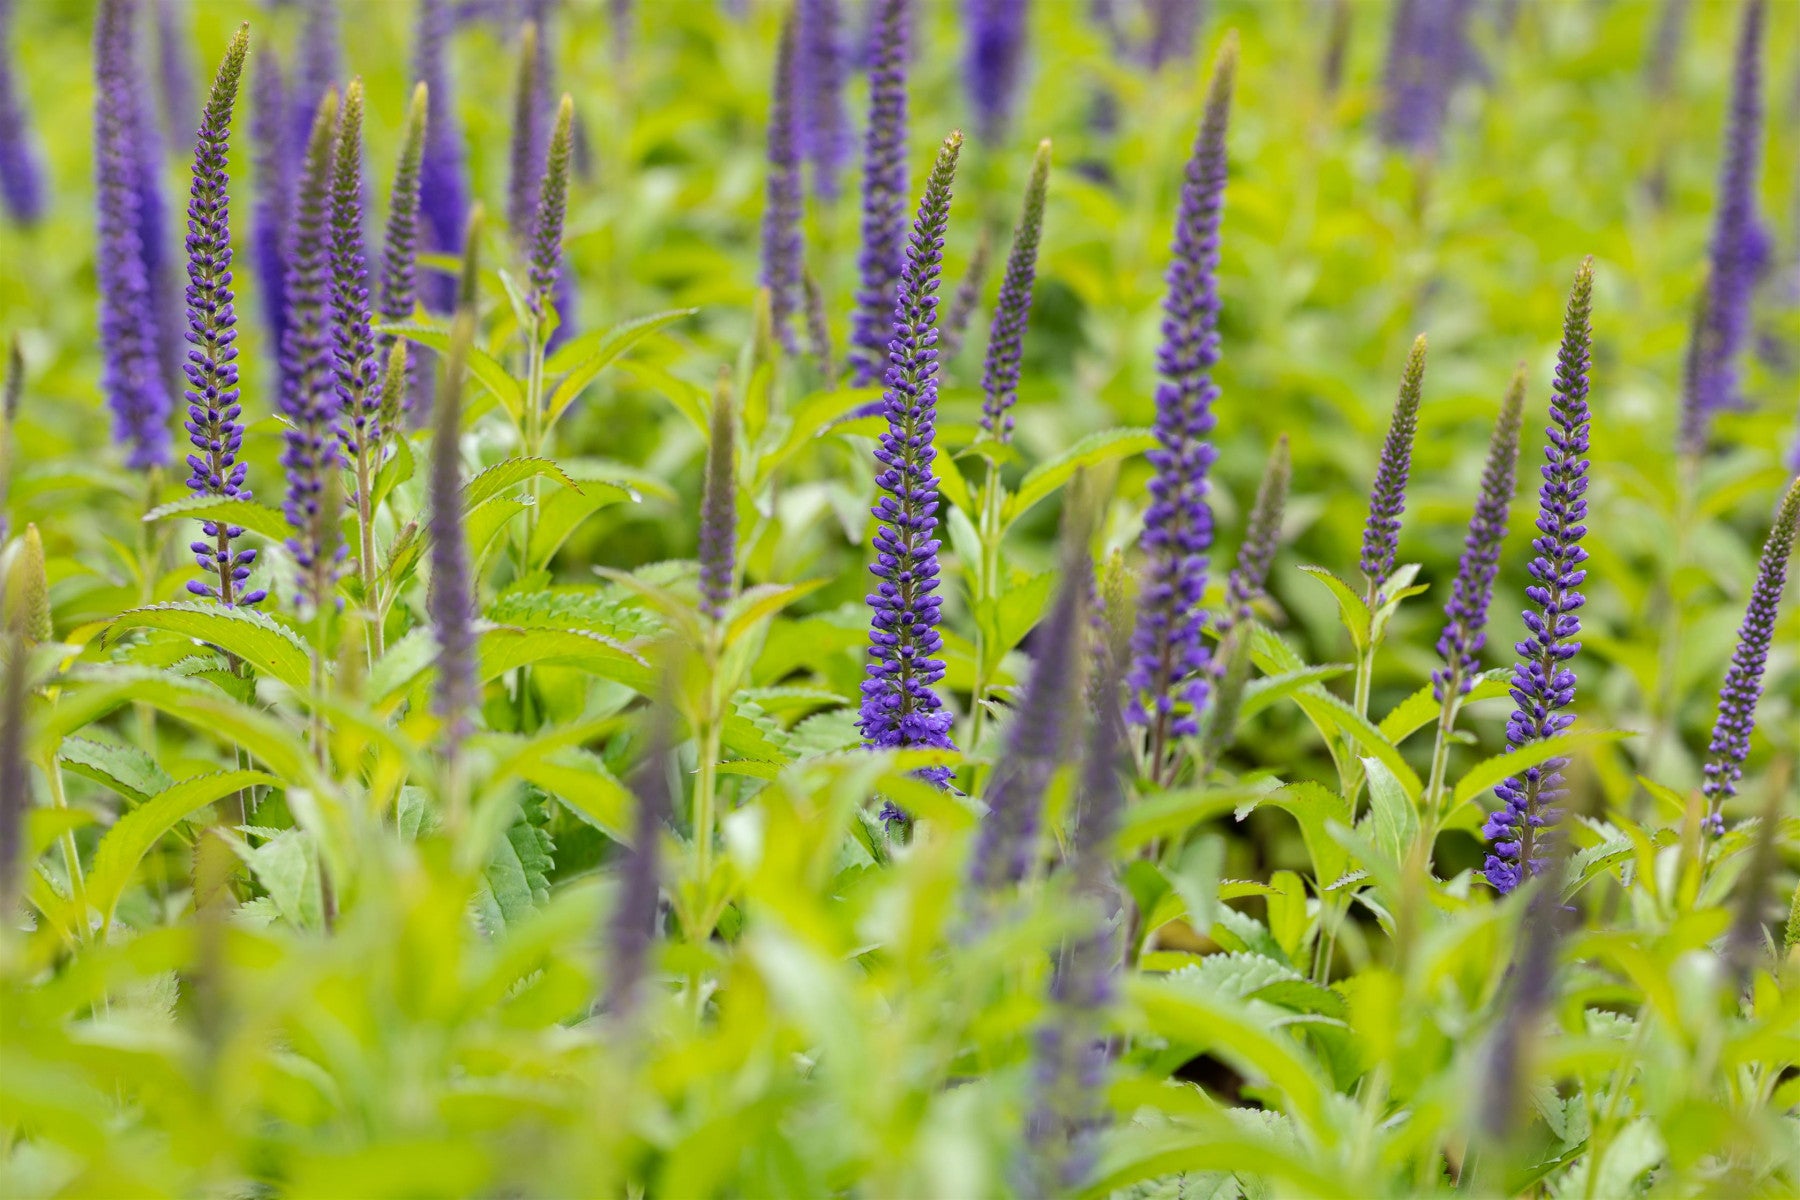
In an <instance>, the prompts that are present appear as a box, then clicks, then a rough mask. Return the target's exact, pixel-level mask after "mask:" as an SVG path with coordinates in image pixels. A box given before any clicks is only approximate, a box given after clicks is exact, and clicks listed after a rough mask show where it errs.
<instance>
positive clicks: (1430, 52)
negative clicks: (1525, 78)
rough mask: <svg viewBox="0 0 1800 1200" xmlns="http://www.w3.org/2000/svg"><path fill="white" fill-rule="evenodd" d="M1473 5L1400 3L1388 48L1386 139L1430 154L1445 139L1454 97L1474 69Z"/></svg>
mask: <svg viewBox="0 0 1800 1200" xmlns="http://www.w3.org/2000/svg"><path fill="white" fill-rule="evenodd" d="M1473 7H1474V5H1473V0H1400V3H1399V5H1397V6H1396V8H1395V10H1394V25H1393V30H1392V33H1391V34H1390V39H1389V42H1388V59H1387V80H1386V100H1385V106H1384V109H1383V112H1382V136H1383V137H1384V138H1386V140H1387V142H1388V144H1389V145H1391V146H1398V147H1400V148H1402V149H1405V150H1411V151H1414V152H1419V153H1425V154H1430V153H1434V152H1435V151H1436V150H1437V148H1438V143H1439V141H1440V140H1441V139H1442V137H1443V128H1444V119H1445V117H1446V116H1447V115H1448V113H1449V107H1450V93H1451V92H1452V90H1453V89H1454V88H1455V86H1456V84H1457V82H1458V81H1459V80H1460V79H1461V78H1462V76H1463V75H1464V74H1466V73H1467V72H1468V70H1469V69H1470V67H1471V66H1472V65H1473V64H1474V52H1473V51H1472V50H1471V48H1470V46H1469V42H1468V23H1469V16H1470V13H1471V11H1472V10H1473Z"/></svg>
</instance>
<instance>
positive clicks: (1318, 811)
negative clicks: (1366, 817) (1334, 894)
mask: <svg viewBox="0 0 1800 1200" xmlns="http://www.w3.org/2000/svg"><path fill="white" fill-rule="evenodd" d="M1260 807H1268V808H1279V809H1281V810H1282V811H1284V812H1287V813H1290V814H1292V815H1293V818H1294V820H1296V821H1298V822H1299V823H1300V837H1301V840H1302V841H1304V842H1305V843H1306V853H1307V856H1308V857H1309V858H1311V859H1312V865H1313V878H1314V879H1315V880H1316V881H1317V882H1318V884H1319V886H1321V887H1324V886H1325V885H1327V884H1330V883H1333V882H1335V881H1336V880H1338V879H1339V878H1341V877H1342V876H1343V874H1344V872H1345V871H1346V870H1348V869H1349V866H1350V856H1349V855H1348V854H1346V853H1345V852H1344V849H1343V847H1341V846H1339V845H1338V844H1337V842H1335V841H1334V840H1332V837H1331V834H1330V832H1329V830H1328V827H1329V825H1330V824H1331V823H1333V822H1335V823H1337V824H1340V825H1348V824H1349V823H1350V819H1351V815H1350V802H1349V801H1347V800H1345V799H1344V798H1343V797H1342V796H1340V795H1338V794H1337V793H1336V792H1334V791H1332V790H1330V789H1329V788H1327V787H1325V786H1324V785H1323V784H1319V783H1314V782H1312V781H1311V780H1305V781H1302V782H1300V783H1290V784H1288V785H1287V786H1286V787H1284V788H1282V789H1280V790H1279V791H1275V792H1268V793H1265V794H1263V795H1259V796H1256V797H1254V798H1253V799H1251V800H1250V801H1249V802H1247V803H1246V804H1244V805H1243V806H1242V807H1240V808H1239V809H1238V818H1239V819H1240V820H1242V819H1243V817H1244V815H1245V814H1247V813H1248V812H1249V811H1250V810H1251V809H1254V808H1260Z"/></svg>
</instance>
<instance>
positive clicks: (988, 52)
mask: <svg viewBox="0 0 1800 1200" xmlns="http://www.w3.org/2000/svg"><path fill="white" fill-rule="evenodd" d="M966 2H967V5H968V8H967V21H968V30H969V58H968V64H967V67H966V75H967V80H968V85H969V99H970V100H971V101H972V102H973V104H974V108H975V130H976V133H977V134H978V135H979V136H980V137H981V140H982V141H983V142H984V143H986V144H988V145H993V146H998V145H999V144H1000V143H1001V141H1002V140H1003V138H1004V137H1005V134H1006V128H1007V125H1008V124H1009V123H1010V122H1011V120H1012V114H1013V108H1014V106H1015V105H1016V104H1017V102H1018V98H1019V83H1020V76H1021V75H1022V74H1023V72H1024V66H1025V31H1026V25H1027V23H1028V22H1027V19H1026V18H1027V3H1026V0H966Z"/></svg>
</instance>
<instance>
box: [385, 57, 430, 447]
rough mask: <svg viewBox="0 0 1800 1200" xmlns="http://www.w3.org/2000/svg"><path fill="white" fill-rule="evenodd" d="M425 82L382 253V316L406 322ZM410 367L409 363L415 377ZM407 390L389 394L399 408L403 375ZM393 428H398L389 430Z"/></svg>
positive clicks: (410, 113)
mask: <svg viewBox="0 0 1800 1200" xmlns="http://www.w3.org/2000/svg"><path fill="white" fill-rule="evenodd" d="M427 103H428V101H427V97H426V92H425V85H424V84H422V83H421V84H419V85H417V86H416V87H414V88H413V95H412V106H411V107H410V108H409V109H408V110H407V114H406V140H405V141H404V142H403V143H402V145H401V147H400V161H399V162H398V163H397V164H396V165H395V167H394V186H393V190H392V191H391V192H390V193H389V194H388V218H387V242H386V245H385V246H384V247H383V249H382V256H381V304H380V308H381V318H382V320H384V321H388V322H394V321H406V320H410V319H411V317H412V315H413V309H414V308H415V307H416V306H417V305H418V302H419V282H418V281H419V160H420V157H421V156H422V155H423V154H424V152H425V113H426V105H427ZM395 341H396V338H395V337H394V335H393V334H391V333H384V334H381V335H380V336H379V337H377V338H376V342H375V344H376V347H377V349H378V350H379V351H380V352H381V353H382V354H384V355H385V354H388V353H389V352H390V351H391V350H392V349H393V347H394V344H395ZM410 373H411V368H410V367H409V368H408V376H409V377H410ZM399 382H400V384H401V385H402V387H403V390H402V392H401V394H400V395H398V396H390V395H388V393H387V389H386V388H385V387H384V388H383V389H382V395H383V396H384V397H385V398H386V399H388V400H389V401H390V402H392V401H398V402H399V404H400V405H401V408H400V410H398V411H408V410H410V409H411V407H412V391H413V389H412V386H411V384H410V383H408V381H407V379H406V378H403V379H401V380H400V381H399ZM388 432H390V433H391V432H393V430H389V431H388Z"/></svg>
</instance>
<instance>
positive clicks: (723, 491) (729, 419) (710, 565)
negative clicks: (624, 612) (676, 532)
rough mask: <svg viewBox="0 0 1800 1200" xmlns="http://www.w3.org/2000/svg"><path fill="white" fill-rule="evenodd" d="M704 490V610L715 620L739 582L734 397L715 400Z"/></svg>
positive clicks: (724, 393) (721, 392)
mask: <svg viewBox="0 0 1800 1200" xmlns="http://www.w3.org/2000/svg"><path fill="white" fill-rule="evenodd" d="M707 425H708V437H707V441H706V488H705V491H704V492H703V493H702V495H701V498H700V609H701V611H702V612H704V613H705V614H706V615H707V616H709V617H711V618H713V619H714V620H715V621H716V620H718V619H719V618H720V617H722V616H724V615H725V606H726V605H727V604H729V603H731V592H732V587H733V583H734V581H735V579H736V578H737V482H736V475H735V469H734V463H733V452H734V449H735V445H736V434H737V422H736V419H735V416H734V414H733V406H732V403H731V393H730V392H729V391H728V390H727V389H726V388H724V387H723V386H721V387H720V388H719V389H718V390H717V391H716V392H715V393H714V395H713V403H712V413H711V416H710V418H709V419H708V422H707Z"/></svg>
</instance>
